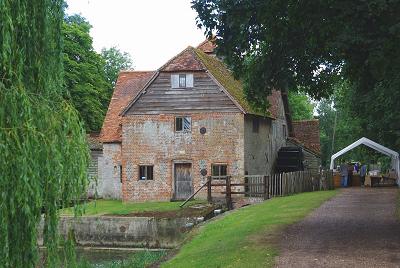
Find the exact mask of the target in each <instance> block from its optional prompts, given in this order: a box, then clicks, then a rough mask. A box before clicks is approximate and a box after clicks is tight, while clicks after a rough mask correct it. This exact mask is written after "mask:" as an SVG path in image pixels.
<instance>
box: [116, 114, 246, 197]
mask: <svg viewBox="0 0 400 268" xmlns="http://www.w3.org/2000/svg"><path fill="white" fill-rule="evenodd" d="M185 116H191V118H192V129H191V131H190V132H189V133H177V132H175V131H174V120H175V116H174V115H162V114H161V115H129V116H126V117H124V118H123V127H122V165H123V173H122V176H123V185H122V199H123V200H124V201H148V200H170V199H171V198H173V193H174V179H173V178H174V171H173V166H174V163H179V162H187V163H191V164H192V178H193V186H194V190H196V189H198V188H199V187H200V186H201V185H202V184H203V183H204V182H205V178H202V176H201V174H200V170H202V169H204V168H206V169H207V171H208V174H211V164H216V163H223V164H227V165H228V174H230V175H241V174H244V115H243V114H241V113H196V114H185ZM201 127H205V128H206V129H207V132H206V134H201V133H200V128H201ZM139 165H154V180H149V181H139V180H138V177H139V174H138V173H139ZM205 195H206V191H203V192H202V193H200V196H202V197H205Z"/></svg>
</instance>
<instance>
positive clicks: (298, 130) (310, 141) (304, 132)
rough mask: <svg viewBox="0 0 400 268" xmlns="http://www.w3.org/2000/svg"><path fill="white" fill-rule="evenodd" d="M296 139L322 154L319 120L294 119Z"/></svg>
mask: <svg viewBox="0 0 400 268" xmlns="http://www.w3.org/2000/svg"><path fill="white" fill-rule="evenodd" d="M292 124H293V132H294V139H293V140H294V141H297V142H300V143H301V144H302V145H304V147H305V148H307V149H309V150H311V151H313V152H315V153H317V154H320V153H321V144H320V140H319V121H318V120H302V121H293V122H292Z"/></svg>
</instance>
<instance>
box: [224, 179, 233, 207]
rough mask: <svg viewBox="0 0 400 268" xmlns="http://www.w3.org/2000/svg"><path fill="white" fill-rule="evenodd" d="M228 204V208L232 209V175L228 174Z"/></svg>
mask: <svg viewBox="0 0 400 268" xmlns="http://www.w3.org/2000/svg"><path fill="white" fill-rule="evenodd" d="M225 192H226V206H227V207H228V210H231V209H232V195H231V176H226V191H225Z"/></svg>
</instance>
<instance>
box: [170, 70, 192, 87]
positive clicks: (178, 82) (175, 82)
mask: <svg viewBox="0 0 400 268" xmlns="http://www.w3.org/2000/svg"><path fill="white" fill-rule="evenodd" d="M171 88H193V74H190V73H187V74H171Z"/></svg>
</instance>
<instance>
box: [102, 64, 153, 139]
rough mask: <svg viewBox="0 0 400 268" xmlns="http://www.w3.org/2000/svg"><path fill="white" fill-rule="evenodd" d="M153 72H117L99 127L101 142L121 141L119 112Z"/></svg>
mask: <svg viewBox="0 0 400 268" xmlns="http://www.w3.org/2000/svg"><path fill="white" fill-rule="evenodd" d="M153 74H154V72H153V71H146V72H139V71H123V72H120V73H119V76H118V79H117V83H116V84H115V89H114V93H113V96H112V98H111V101H110V104H109V106H108V111H107V114H106V117H105V119H104V122H103V127H102V129H101V134H100V139H101V141H102V142H120V141H121V134H122V133H121V130H122V129H121V118H122V117H121V115H120V113H121V112H122V111H123V109H124V108H125V107H126V106H127V105H128V103H129V102H130V101H131V100H132V99H133V98H135V97H136V95H137V94H138V93H139V91H140V90H141V89H142V88H143V87H144V85H145V84H146V83H147V82H148V81H149V80H150V78H151V77H152V75H153Z"/></svg>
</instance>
